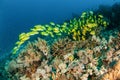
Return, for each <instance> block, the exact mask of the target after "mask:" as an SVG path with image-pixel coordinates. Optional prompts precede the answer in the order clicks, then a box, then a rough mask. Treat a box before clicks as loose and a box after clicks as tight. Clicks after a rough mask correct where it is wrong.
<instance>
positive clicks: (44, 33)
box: [41, 32, 49, 36]
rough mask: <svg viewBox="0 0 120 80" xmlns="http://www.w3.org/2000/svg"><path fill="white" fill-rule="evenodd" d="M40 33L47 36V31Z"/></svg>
mask: <svg viewBox="0 0 120 80" xmlns="http://www.w3.org/2000/svg"><path fill="white" fill-rule="evenodd" d="M41 35H43V36H48V35H49V33H47V32H41Z"/></svg>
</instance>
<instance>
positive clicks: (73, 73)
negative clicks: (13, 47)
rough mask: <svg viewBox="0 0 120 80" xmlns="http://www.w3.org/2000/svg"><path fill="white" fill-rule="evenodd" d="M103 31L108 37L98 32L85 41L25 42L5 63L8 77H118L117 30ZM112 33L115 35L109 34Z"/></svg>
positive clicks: (47, 79)
mask: <svg viewBox="0 0 120 80" xmlns="http://www.w3.org/2000/svg"><path fill="white" fill-rule="evenodd" d="M111 32H112V33H111ZM105 33H106V32H105ZM105 33H103V34H105ZM107 33H110V35H109V36H107V38H108V39H107V38H105V37H101V36H103V35H102V34H101V35H99V36H95V35H93V36H92V37H91V38H89V39H87V40H85V41H74V40H72V39H69V38H68V37H66V38H63V39H56V40H55V41H53V43H52V44H48V42H46V41H45V40H43V39H40V38H38V39H37V40H35V41H34V42H28V44H27V45H26V47H25V48H24V49H22V50H21V51H20V54H19V55H18V57H17V58H15V59H13V60H11V61H9V63H8V64H7V65H6V66H5V70H6V72H7V73H8V78H9V79H12V80H61V79H63V80H88V79H91V80H102V79H103V80H105V79H106V78H108V79H110V80H114V79H118V78H119V60H120V33H119V31H108V32H107ZM114 34H115V35H116V36H113V35H114ZM111 75H113V76H112V77H111Z"/></svg>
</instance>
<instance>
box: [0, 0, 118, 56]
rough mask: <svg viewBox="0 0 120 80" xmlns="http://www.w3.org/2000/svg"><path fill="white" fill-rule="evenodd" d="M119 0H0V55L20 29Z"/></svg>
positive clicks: (78, 13) (22, 30)
mask: <svg viewBox="0 0 120 80" xmlns="http://www.w3.org/2000/svg"><path fill="white" fill-rule="evenodd" d="M119 1H120V0H0V54H1V55H2V54H3V55H4V53H6V52H10V50H11V49H12V47H13V46H14V43H15V42H16V41H17V40H18V35H19V34H20V33H21V32H26V31H28V30H29V28H31V27H33V26H34V25H36V24H48V23H49V22H51V21H53V22H55V23H62V22H64V21H65V20H69V19H71V18H72V17H73V15H80V14H81V12H83V11H87V10H94V9H97V8H98V6H99V5H101V4H104V5H112V4H114V3H116V2H119Z"/></svg>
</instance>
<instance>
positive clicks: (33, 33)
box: [27, 31, 39, 36]
mask: <svg viewBox="0 0 120 80" xmlns="http://www.w3.org/2000/svg"><path fill="white" fill-rule="evenodd" d="M38 33H39V32H36V31H32V32H28V33H27V35H29V36H31V35H35V34H38Z"/></svg>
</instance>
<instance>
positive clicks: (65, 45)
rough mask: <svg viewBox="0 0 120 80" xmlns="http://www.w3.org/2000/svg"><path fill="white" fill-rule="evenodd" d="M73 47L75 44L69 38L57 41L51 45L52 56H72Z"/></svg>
mask: <svg viewBox="0 0 120 80" xmlns="http://www.w3.org/2000/svg"><path fill="white" fill-rule="evenodd" d="M75 45H76V44H75V42H74V41H71V40H70V39H69V38H64V39H59V40H58V41H56V42H54V43H53V45H52V49H51V50H52V51H51V52H52V55H53V56H58V57H63V55H66V54H74V49H75Z"/></svg>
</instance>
